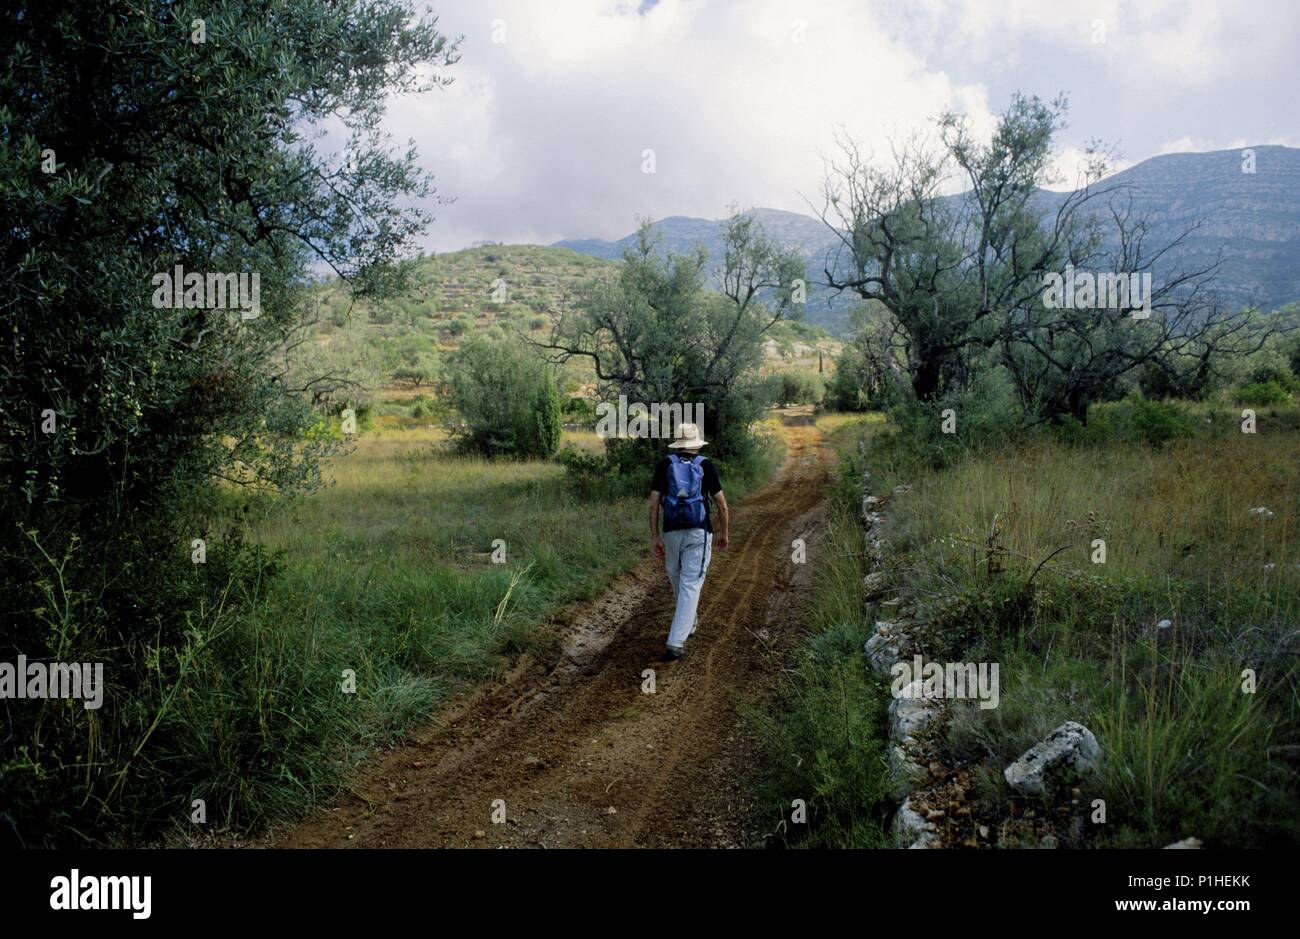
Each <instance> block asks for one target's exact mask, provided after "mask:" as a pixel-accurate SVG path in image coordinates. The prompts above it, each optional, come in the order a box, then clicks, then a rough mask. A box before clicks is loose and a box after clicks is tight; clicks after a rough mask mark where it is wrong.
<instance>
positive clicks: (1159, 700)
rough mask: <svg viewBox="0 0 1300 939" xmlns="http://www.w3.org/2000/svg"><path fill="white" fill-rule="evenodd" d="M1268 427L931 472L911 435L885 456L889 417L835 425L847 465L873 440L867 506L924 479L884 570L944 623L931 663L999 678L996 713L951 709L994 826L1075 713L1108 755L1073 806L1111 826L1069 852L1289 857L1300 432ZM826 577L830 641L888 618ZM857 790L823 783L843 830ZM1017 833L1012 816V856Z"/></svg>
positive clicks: (962, 705) (1040, 453)
mask: <svg viewBox="0 0 1300 939" xmlns="http://www.w3.org/2000/svg"><path fill="white" fill-rule="evenodd" d="M1102 413H1103V415H1104V414H1105V413H1106V412H1105V411H1104V410H1103V411H1102ZM1274 417H1275V418H1276V419H1275V420H1273V421H1272V422H1271V426H1270V428H1269V431H1270V432H1261V433H1260V434H1257V435H1247V434H1242V433H1240V432H1236V430H1235V425H1232V426H1228V425H1229V424H1230V423H1231V422H1225V426H1224V427H1221V428H1219V427H1215V428H1210V429H1207V430H1205V431H1204V432H1202V433H1198V434H1197V435H1196V436H1194V437H1191V438H1190V439H1176V440H1170V441H1168V442H1165V443H1164V444H1163V445H1161V446H1155V447H1153V446H1144V445H1141V444H1139V443H1135V442H1133V441H1132V440H1123V441H1121V440H1111V441H1109V442H1107V441H1106V440H1104V439H1101V438H1098V439H1093V440H1091V441H1090V442H1089V443H1087V444H1086V445H1080V444H1078V443H1077V442H1076V443H1067V442H1066V440H1065V439H1063V438H1062V437H1061V436H1056V435H1051V434H1041V435H1036V436H1034V437H1032V438H1031V439H1029V440H1027V441H1025V442H1022V443H1020V444H1017V445H1014V446H1010V447H1007V448H1004V449H1001V450H998V451H989V452H972V453H970V454H968V455H967V456H965V457H963V458H961V459H959V460H957V461H955V463H954V464H953V465H952V466H950V467H949V468H947V469H944V470H939V471H936V470H932V469H929V468H924V467H921V466H920V465H919V464H918V463H917V462H916V461H915V460H912V459H910V458H909V457H908V455H907V453H906V450H907V446H906V441H900V440H897V439H895V440H892V441H889V442H888V443H884V444H883V445H882V446H877V440H882V438H879V437H878V434H879V433H880V432H881V431H882V430H885V429H886V425H885V424H884V423H883V421H881V420H880V419H879V418H878V417H870V418H867V419H865V420H864V419H861V418H846V417H833V418H827V419H824V420H823V422H822V426H823V427H824V429H826V430H827V431H828V432H830V434H831V439H832V442H833V443H834V444H835V445H836V448H837V450H839V451H840V452H841V454H842V455H845V456H851V455H853V454H854V452H855V451H856V450H857V448H858V445H857V441H858V440H859V439H860V438H861V437H862V435H863V434H864V433H866V434H867V440H868V445H867V452H868V463H869V465H870V468H871V470H872V473H873V483H874V485H873V488H872V491H873V492H886V493H887V492H888V491H889V490H890V489H892V487H893V486H894V485H896V484H899V483H904V482H906V483H910V484H911V485H912V486H913V489H912V492H911V493H910V494H908V495H906V496H903V497H898V498H895V499H894V500H892V501H891V504H890V506H889V508H888V518H889V526H890V527H889V537H890V539H891V541H892V543H893V546H894V549H895V552H896V553H895V556H894V557H893V559H892V561H891V566H890V573H891V575H892V582H893V583H895V584H896V585H897V589H898V590H899V591H901V592H902V594H903V595H904V596H906V598H907V599H908V600H909V601H911V603H913V604H915V606H916V608H917V610H918V616H919V617H920V618H921V619H922V620H923V621H928V622H931V623H932V624H934V627H935V628H934V630H933V631H932V633H931V635H932V636H934V637H935V638H934V640H933V644H932V645H933V647H932V648H930V649H928V650H927V653H928V655H929V656H930V657H932V658H934V659H937V660H939V661H966V662H970V661H974V662H998V663H999V665H1000V672H1001V684H1002V688H1001V702H1000V705H999V706H998V707H997V708H995V709H991V710H981V709H979V708H978V707H976V706H975V703H974V702H969V701H959V702H954V704H955V706H954V708H953V716H952V720H951V722H950V724H949V725H948V726H947V727H946V728H945V730H944V731H943V734H944V739H943V740H942V748H943V752H944V754H945V757H946V759H947V760H949V761H950V763H951V764H952V765H957V764H966V765H973V766H975V767H976V768H977V777H978V786H977V796H978V800H979V804H980V808H981V811H983V812H984V813H985V815H986V816H988V817H997V818H1007V817H1009V815H1011V814H1014V813H1009V811H1008V809H1009V803H1010V801H1011V799H1012V795H1013V794H1012V793H1011V792H1010V790H1009V788H1008V787H1007V786H1006V784H1005V782H1004V781H1003V779H1002V769H1003V768H1004V767H1005V766H1006V765H1007V764H1009V763H1010V762H1012V761H1013V760H1015V759H1016V758H1018V757H1019V756H1020V755H1021V754H1022V753H1023V752H1024V751H1025V750H1026V749H1028V748H1029V747H1030V746H1032V745H1033V744H1034V743H1035V742H1037V741H1038V740H1039V739H1041V738H1042V737H1043V736H1045V735H1046V734H1047V733H1048V732H1049V731H1050V730H1052V729H1053V728H1054V727H1056V726H1058V725H1059V724H1061V723H1062V722H1064V721H1066V720H1077V721H1080V722H1082V723H1083V724H1085V725H1086V726H1088V727H1089V728H1090V729H1091V730H1092V731H1093V732H1094V733H1095V734H1096V736H1097V738H1098V741H1099V742H1100V744H1101V747H1102V750H1103V753H1104V759H1103V762H1102V767H1101V771H1100V772H1099V773H1098V774H1097V776H1096V777H1095V778H1094V779H1092V780H1091V781H1090V782H1089V783H1088V787H1089V788H1088V791H1087V792H1082V793H1081V796H1082V797H1083V799H1084V802H1085V803H1087V804H1091V803H1092V800H1093V799H1101V800H1103V801H1104V803H1105V807H1106V821H1105V823H1104V824H1095V825H1091V826H1090V827H1088V828H1087V829H1086V830H1085V831H1084V832H1083V833H1082V835H1081V836H1079V837H1078V838H1077V839H1076V843H1078V844H1083V845H1094V846H1104V845H1117V846H1155V847H1159V846H1163V845H1165V844H1168V843H1171V842H1173V841H1176V840H1179V839H1182V838H1185V837H1189V836H1195V837H1197V838H1200V839H1201V840H1202V841H1203V842H1204V843H1206V844H1207V845H1209V846H1262V845H1270V844H1292V845H1293V844H1295V843H1296V841H1297V838H1298V836H1300V830H1298V826H1300V812H1297V805H1300V800H1298V796H1300V788H1298V787H1297V782H1296V780H1297V775H1296V774H1297V766H1296V755H1297V750H1298V749H1300V748H1298V747H1297V743H1298V742H1300V695H1298V690H1300V682H1298V681H1297V667H1296V661H1297V660H1296V656H1297V653H1298V652H1300V642H1298V641H1297V623H1298V622H1300V537H1298V536H1300V435H1297V434H1296V433H1295V432H1294V431H1293V430H1289V429H1288V428H1290V427H1293V426H1294V415H1292V414H1278V415H1274ZM1211 423H1214V422H1213V421H1212V422H1211ZM882 443H883V440H882ZM900 454H901V455H900ZM851 498H852V495H851V493H847V492H846V493H845V494H844V500H843V501H845V502H846V503H848V502H849V500H851ZM1256 509H1266V510H1267V512H1262V511H1252V510H1256ZM1270 513H1271V514H1270ZM832 534H834V530H832ZM1101 541H1104V543H1105V554H1104V561H1102V555H1101V554H1100V553H1099V552H1098V548H1099V547H1100V545H1099V542H1101ZM845 543H846V544H847V545H852V544H853V542H852V541H851V540H847V536H846V541H845ZM859 543H860V541H859ZM846 550H849V549H846ZM1098 561H1102V562H1101V563H1096V562H1098ZM846 563H847V562H846ZM1040 565H1041V566H1040ZM821 583H823V584H824V585H825V586H824V589H823V590H822V591H820V592H819V595H818V605H819V609H820V611H821V615H820V616H819V620H824V621H825V622H823V623H822V625H821V626H820V627H819V629H820V630H822V631H823V633H824V634H826V635H831V634H834V632H836V631H839V632H843V631H846V630H847V631H849V632H854V630H855V626H854V624H858V623H862V622H864V621H865V620H868V619H872V618H874V616H875V615H876V614H875V611H874V610H873V609H871V608H869V607H868V606H867V605H866V604H863V603H862V602H861V601H860V599H859V591H860V588H859V583H860V581H857V580H855V579H854V578H853V577H851V576H837V575H836V574H835V572H834V571H828V572H826V573H825V576H824V577H823V579H822V581H821ZM882 615H883V614H882ZM827 622H828V623H833V625H832V626H827V625H826V623H827ZM853 638H854V640H855V641H856V640H857V639H858V638H860V636H859V634H855V635H854V636H853ZM826 641H828V640H826V639H825V638H823V637H822V636H814V638H813V639H812V640H811V647H812V648H813V649H815V648H816V646H817V644H818V643H824V642H826ZM858 647H859V650H860V643H859V644H858ZM1247 670H1249V671H1247ZM1252 678H1253V681H1254V685H1253V686H1252V685H1251V683H1250V682H1251V679H1252ZM857 680H858V679H856V678H855V681H857ZM827 681H828V680H823V681H821V682H820V683H814V684H817V686H818V689H819V690H820V692H822V693H824V692H825V691H826V690H827ZM839 683H842V680H841V679H839V678H835V679H834V682H833V684H839ZM805 697H807V698H809V699H814V698H815V695H811V694H807V693H806V694H805ZM823 709H824V708H823ZM798 710H799V708H798V706H796V712H797V711H798ZM800 719H801V720H802V722H803V723H805V724H806V723H815V721H810V719H809V716H808V714H807V713H805V714H803V715H802V716H801V718H800ZM832 752H833V751H832ZM859 776H861V774H859ZM850 786H858V787H860V786H861V780H860V779H859V780H857V781H856V782H855V781H854V777H853V775H852V774H840V775H839V776H830V777H829V778H828V779H827V781H826V785H825V787H824V788H825V796H824V802H825V804H826V806H827V808H828V811H830V812H831V814H833V815H836V817H837V819H838V820H837V821H836V822H835V825H837V826H839V827H840V828H844V827H845V826H846V825H847V826H848V828H849V829H851V828H852V826H853V823H854V819H855V817H856V816H855V814H854V813H852V812H846V811H845V810H844V809H843V808H842V807H841V808H840V809H839V810H838V811H837V810H836V809H835V808H834V807H835V806H836V804H837V801H840V796H841V795H842V792H841V789H842V788H843V787H850ZM846 819H847V822H846ZM1029 827H1030V826H1026V829H1025V830H1026V832H1027V831H1028V830H1029ZM1024 837H1025V838H1028V835H1027V834H1026V835H1025V836H1024ZM833 840H834V841H835V842H836V843H846V842H847V843H859V844H863V845H869V844H874V843H878V835H877V834H876V833H875V831H874V829H870V827H868V829H867V833H866V834H864V835H862V836H861V837H859V838H857V839H856V841H855V839H852V838H849V839H846V838H843V837H836V838H835V839H833ZM1020 841H1021V833H1020V830H1019V828H1018V827H1017V825H1016V824H1009V825H1007V826H1006V828H1005V829H1004V831H1003V832H1002V833H1001V838H1000V842H999V843H1001V844H1002V845H1003V846H1014V845H1016V844H1018V843H1020ZM1031 843H1032V842H1031Z"/></svg>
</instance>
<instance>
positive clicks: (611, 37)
mask: <svg viewBox="0 0 1300 939" xmlns="http://www.w3.org/2000/svg"><path fill="white" fill-rule="evenodd" d="M433 5H434V10H435V12H437V13H438V14H439V15H440V17H441V25H442V27H443V28H444V30H445V31H447V32H449V33H451V34H456V33H463V34H464V35H465V37H466V39H465V43H464V45H463V47H462V60H461V62H460V63H459V64H458V65H456V66H455V67H454V68H453V70H452V75H453V76H454V77H455V82H454V84H453V85H451V86H450V87H449V88H447V89H445V90H444V91H441V92H435V93H431V94H428V95H424V96H421V97H419V98H405V99H397V100H395V101H393V102H392V105H391V108H390V114H389V118H388V120H387V127H388V129H389V131H390V132H391V133H392V134H393V136H394V137H395V138H396V139H397V140H399V141H404V140H405V139H406V138H407V137H412V138H414V139H415V140H416V142H417V144H418V145H419V148H420V152H421V158H422V162H423V163H424V164H425V165H426V166H427V167H428V168H429V169H430V170H432V171H433V172H434V173H435V174H436V176H437V181H438V187H439V190H440V192H442V193H443V194H444V195H448V196H452V197H454V198H455V199H456V202H455V203H454V204H452V205H447V206H443V207H441V208H439V209H437V210H436V214H437V215H438V220H437V222H436V223H435V224H434V225H433V227H432V229H431V231H430V237H429V242H428V243H429V246H430V247H434V248H437V249H439V250H446V249H452V248H457V247H461V246H463V245H465V244H467V243H469V242H470V241H472V240H476V239H481V238H492V239H495V240H501V241H506V242H541V243H547V242H550V241H554V240H557V239H559V238H564V237H606V238H612V237H619V236H622V235H624V234H626V233H627V232H628V231H630V230H631V229H632V228H633V226H634V224H635V220H636V218H637V217H639V216H648V217H664V216H666V215H673V214H689V215H697V216H706V217H719V216H721V215H723V214H724V213H725V212H726V211H727V209H728V207H729V206H730V205H732V204H733V203H738V204H740V205H742V206H751V205H762V206H771V207H775V208H785V209H790V210H793V211H807V205H806V203H805V201H804V198H803V197H805V196H806V197H808V198H809V199H811V200H813V201H814V203H816V202H817V194H818V191H819V188H820V183H821V178H822V172H823V157H827V156H833V155H834V154H835V152H836V146H835V134H836V132H837V130H839V131H842V132H843V133H845V134H847V135H848V136H850V137H851V138H853V139H854V140H856V141H857V142H858V143H859V144H860V145H862V147H863V148H864V150H866V151H867V152H869V153H871V152H874V153H877V154H887V153H888V147H889V141H890V140H891V139H895V138H898V137H900V136H905V135H908V134H910V133H913V132H925V131H926V130H927V129H929V128H930V127H931V124H930V120H931V118H933V117H934V116H935V115H936V114H938V113H939V112H941V111H943V110H945V109H948V108H952V109H955V110H959V111H964V112H966V113H969V114H970V115H971V118H972V120H973V122H974V124H975V127H976V129H977V131H979V132H982V133H987V132H988V131H989V130H990V129H991V127H992V122H993V112H994V111H996V110H998V109H1000V108H1002V107H1004V106H1005V104H1006V101H1005V100H1004V95H1005V94H1006V92H1005V90H1004V89H1005V87H1006V86H1009V87H1011V88H1022V89H1023V90H1024V91H1026V92H1029V93H1039V94H1044V95H1048V96H1050V95H1051V94H1054V93H1055V91H1057V90H1059V89H1061V88H1066V89H1069V90H1071V92H1072V99H1073V100H1075V102H1076V103H1078V102H1080V101H1082V102H1084V103H1085V104H1087V103H1091V105H1092V107H1093V108H1094V110H1095V111H1097V112H1098V113H1104V114H1105V115H1107V117H1108V118H1109V117H1112V116H1114V117H1116V118H1126V119H1127V120H1128V121H1129V124H1130V125H1131V126H1134V127H1137V128H1139V130H1140V132H1141V134H1142V135H1143V136H1142V138H1141V143H1142V146H1143V151H1142V152H1139V153H1130V154H1126V155H1127V156H1130V157H1135V158H1136V159H1142V158H1145V157H1147V156H1150V155H1153V154H1154V153H1155V152H1157V151H1156V148H1157V147H1158V145H1159V142H1160V141H1162V140H1174V139H1176V138H1177V137H1180V136H1183V135H1184V134H1186V133H1187V132H1188V130H1189V129H1190V127H1189V125H1193V118H1195V119H1196V120H1197V121H1201V122H1202V123H1198V124H1194V125H1193V126H1196V127H1198V128H1200V129H1198V130H1197V131H1196V132H1195V134H1191V135H1189V136H1187V140H1188V141H1193V139H1194V138H1195V139H1200V138H1199V137H1196V134H1200V135H1202V136H1203V135H1204V133H1205V130H1204V126H1205V125H1204V123H1203V120H1204V118H1205V115H1203V114H1200V113H1196V112H1197V111H1198V110H1200V109H1193V108H1190V107H1187V108H1185V111H1186V112H1187V113H1186V114H1170V113H1168V109H1167V108H1166V107H1162V99H1161V96H1162V94H1165V93H1166V92H1167V91H1168V89H1170V88H1181V87H1187V88H1190V89H1192V91H1190V92H1188V93H1189V94H1195V93H1200V90H1202V89H1204V88H1205V87H1206V84H1207V83H1213V82H1216V81H1226V80H1228V78H1225V76H1227V77H1233V76H1235V78H1234V79H1233V80H1236V81H1243V80H1252V75H1253V76H1254V80H1258V82H1259V83H1260V87H1261V88H1266V87H1268V86H1269V84H1270V82H1274V83H1275V82H1276V79H1275V78H1274V77H1273V75H1272V73H1271V72H1270V69H1272V70H1273V71H1274V72H1275V71H1277V70H1278V69H1281V68H1284V67H1285V68H1289V69H1290V70H1291V71H1292V72H1294V66H1293V65H1290V64H1288V65H1286V66H1281V65H1277V64H1276V63H1277V62H1279V61H1282V60H1281V56H1283V55H1284V54H1285V53H1286V52H1287V48H1288V46H1287V43H1288V40H1289V39H1294V37H1295V36H1296V35H1297V30H1296V29H1295V28H1294V26H1295V25H1296V23H1297V22H1298V21H1300V20H1298V19H1297V18H1298V17H1300V12H1297V11H1300V5H1295V4H1290V3H1287V2H1284V0H1278V2H1275V3H1261V4H1255V5H1252V6H1251V7H1250V8H1249V10H1248V11H1247V10H1245V9H1243V8H1240V7H1237V6H1231V5H1229V4H1228V3H1226V2H1224V3H1220V2H1218V0H1201V2H1196V3H1191V2H1185V0H1151V2H1144V3H1141V4H1138V3H1129V2H1121V0H1066V2H1061V0H1056V2H1053V3H1051V4H1046V3H1041V2H1039V0H998V2H995V3H988V2H983V0H970V2H958V0H868V2H862V0H821V2H817V3H811V2H799V3H797V2H792V0H716V2H702V0H697V2H690V0H661V2H659V3H657V4H656V5H654V6H653V7H652V8H651V9H650V10H649V11H648V12H646V13H645V14H644V15H642V14H639V13H638V12H637V10H638V7H639V6H640V4H639V3H638V2H636V0H621V2H619V0H562V2H556V3H546V4H542V3H537V2H535V0H494V2H493V3H492V4H491V5H486V4H483V3H482V2H481V0H455V2H449V3H441V4H439V3H437V2H436V0H435V2H434V4H433ZM1237 10H1241V12H1234V11H1237ZM1095 19H1103V20H1105V21H1106V22H1107V32H1106V42H1105V43H1104V44H1102V45H1098V46H1094V45H1093V44H1092V42H1091V30H1092V22H1093V20H1095ZM494 21H500V24H503V25H504V30H505V42H504V43H501V44H496V43H493V42H492V33H493V24H494ZM1288 28H1289V32H1288V31H1287V30H1288ZM1070 56H1073V57H1076V58H1073V59H1070V61H1071V62H1072V63H1076V64H1077V63H1078V62H1083V63H1088V62H1096V68H1079V69H1077V70H1073V71H1071V72H1070V73H1068V74H1065V75H1062V74H1059V73H1058V72H1059V70H1057V69H1056V67H1055V66H1056V59H1057V58H1058V57H1070ZM1078 57H1082V58H1078ZM1289 61H1291V60H1288V62H1289ZM1252 69H1253V70H1254V71H1253V73H1252V72H1251V70H1252ZM1243 72H1244V74H1245V76H1246V77H1245V78H1244V79H1243V77H1242V76H1243ZM995 81H996V83H997V84H998V87H999V89H1003V90H1000V91H999V94H998V96H997V97H993V96H992V94H991V92H990V86H991V84H993V83H994V82H995ZM1116 88H1120V89H1130V90H1131V91H1132V98H1131V99H1130V98H1128V97H1123V96H1119V95H1117V94H1116V90H1115V89H1116ZM1090 96H1091V97H1090ZM1187 100H1190V99H1187ZM1281 100H1282V101H1285V98H1283V99H1281ZM1180 122H1181V123H1180ZM1147 123H1149V124H1150V125H1151V127H1150V128H1147V127H1146V126H1145V125H1146V124H1147ZM1108 130H1109V128H1108V127H1105V126H1100V127H1098V126H1090V127H1078V128H1076V127H1072V128H1071V129H1070V131H1069V134H1070V136H1068V137H1065V138H1063V139H1062V144H1063V151H1062V153H1061V155H1060V159H1059V160H1058V167H1059V168H1060V169H1061V171H1062V172H1064V173H1067V174H1069V175H1070V176H1071V178H1073V175H1074V172H1075V170H1076V169H1077V166H1078V161H1079V157H1080V153H1081V149H1080V148H1081V145H1082V142H1083V140H1085V139H1087V138H1090V137H1094V136H1101V137H1106V136H1107V131H1108ZM1133 134H1134V132H1133V131H1130V137H1131V136H1133ZM1235 136H1236V135H1235V134H1233V133H1232V132H1230V131H1225V132H1224V134H1223V137H1224V139H1233V138H1234V137H1235ZM1147 137H1151V139H1149V140H1147V139H1146V138H1147ZM1255 142H1259V141H1255ZM646 148H650V149H653V150H654V152H655V157H656V164H657V172H656V173H655V174H653V175H647V174H644V173H642V172H641V163H642V156H641V154H642V151H643V150H644V149H646ZM1125 165H1130V163H1129V162H1128V161H1126V162H1125V163H1123V164H1120V168H1122V167H1123V166H1125Z"/></svg>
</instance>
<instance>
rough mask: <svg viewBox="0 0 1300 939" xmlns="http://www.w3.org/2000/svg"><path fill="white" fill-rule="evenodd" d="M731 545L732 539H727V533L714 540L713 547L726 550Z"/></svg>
mask: <svg viewBox="0 0 1300 939" xmlns="http://www.w3.org/2000/svg"><path fill="white" fill-rule="evenodd" d="M729 544H731V539H730V538H728V537H727V535H726V533H725V532H724V533H723V534H721V535H718V537H716V538H714V539H713V547H715V548H725V547H726V546H727V545H729Z"/></svg>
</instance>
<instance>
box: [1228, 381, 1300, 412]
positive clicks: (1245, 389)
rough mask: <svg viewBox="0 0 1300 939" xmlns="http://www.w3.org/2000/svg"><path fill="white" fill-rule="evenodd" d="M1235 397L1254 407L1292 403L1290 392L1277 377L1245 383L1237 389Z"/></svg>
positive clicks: (1240, 401)
mask: <svg viewBox="0 0 1300 939" xmlns="http://www.w3.org/2000/svg"><path fill="white" fill-rule="evenodd" d="M1233 397H1234V398H1235V400H1236V402H1237V403H1238V404H1245V405H1250V406H1252V407H1268V406H1270V405H1279V404H1290V403H1291V394H1290V392H1288V391H1287V390H1286V388H1284V387H1283V386H1282V383H1281V382H1280V381H1278V380H1277V379H1276V378H1270V379H1269V380H1268V381H1257V382H1252V383H1251V384H1249V385H1243V386H1242V387H1240V388H1238V389H1237V391H1236V393H1235V394H1234V395H1233Z"/></svg>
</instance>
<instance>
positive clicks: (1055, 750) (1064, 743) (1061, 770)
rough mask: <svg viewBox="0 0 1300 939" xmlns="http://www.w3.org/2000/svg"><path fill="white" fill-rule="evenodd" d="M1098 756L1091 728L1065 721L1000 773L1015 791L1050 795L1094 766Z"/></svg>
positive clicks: (1064, 788) (1099, 757)
mask: <svg viewBox="0 0 1300 939" xmlns="http://www.w3.org/2000/svg"><path fill="white" fill-rule="evenodd" d="M1099 759H1101V746H1100V745H1099V744H1098V743H1097V738H1096V737H1094V736H1093V735H1092V731H1090V730H1089V729H1088V728H1087V727H1084V726H1083V725H1082V724H1079V723H1077V722H1075V721H1066V722H1065V723H1064V724H1062V725H1061V726H1060V727H1058V728H1056V730H1054V731H1052V732H1051V733H1050V734H1048V735H1047V736H1046V737H1044V738H1043V739H1042V740H1041V741H1039V742H1038V743H1036V744H1034V745H1033V746H1032V747H1030V748H1029V750H1027V751H1026V752H1025V754H1024V756H1022V757H1021V758H1020V759H1018V760H1016V761H1015V762H1014V763H1012V764H1011V765H1010V766H1008V767H1007V768H1006V770H1005V771H1004V772H1003V776H1005V777H1006V780H1007V784H1008V785H1009V786H1011V788H1012V789H1014V790H1016V792H1019V793H1023V794H1024V795H1052V794H1054V793H1057V792H1059V791H1061V790H1068V789H1069V788H1070V786H1072V785H1073V784H1074V783H1075V782H1077V781H1078V780H1079V778H1080V777H1082V776H1084V775H1086V774H1088V773H1091V772H1092V771H1093V770H1095V769H1096V768H1097V761H1098V760H1099Z"/></svg>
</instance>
